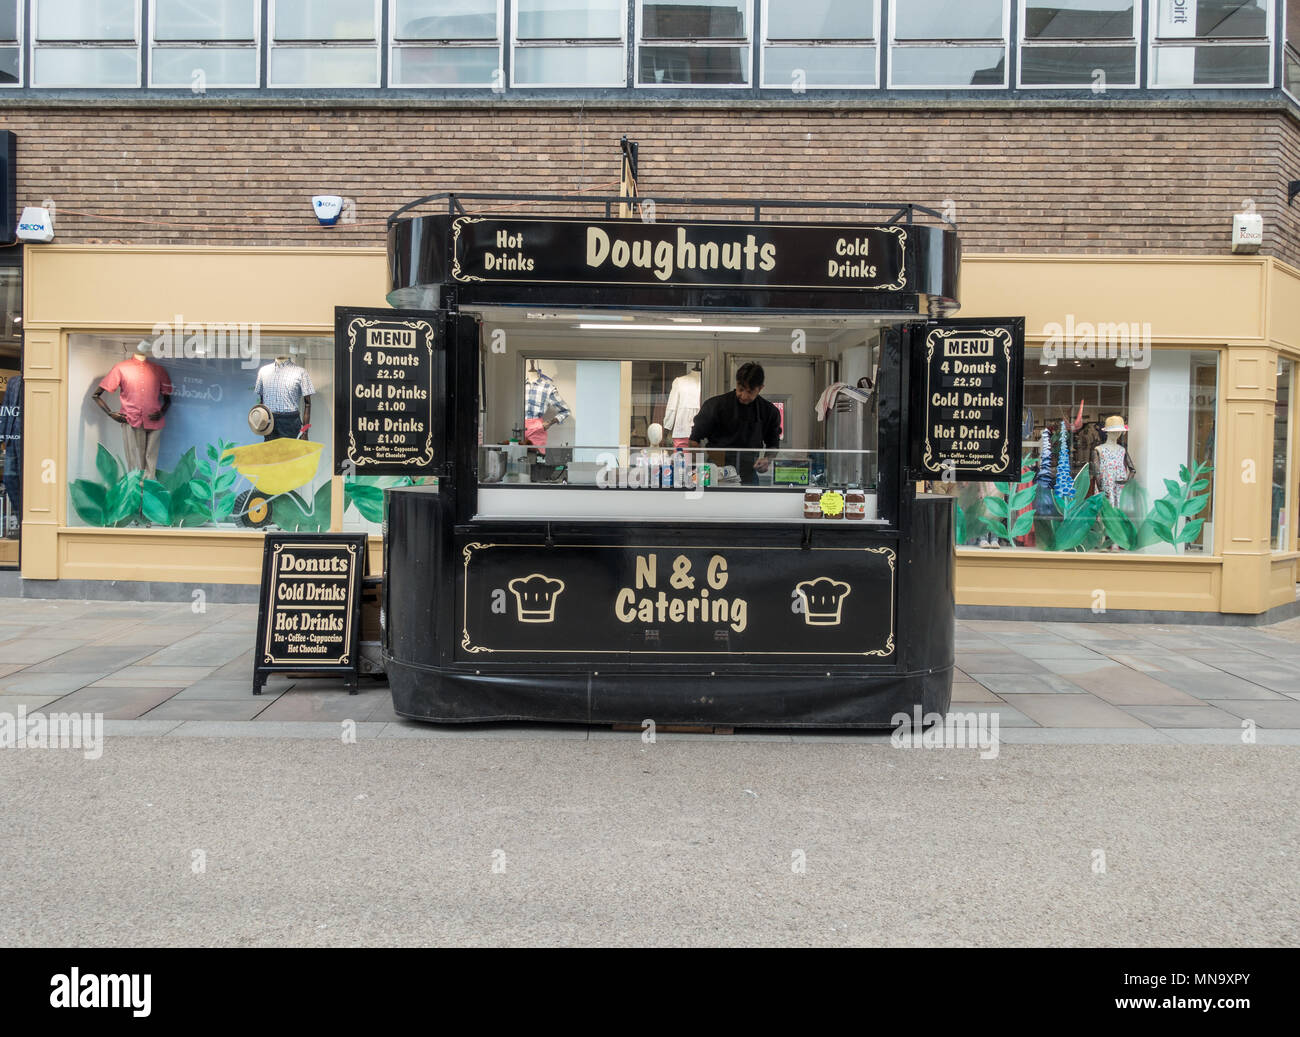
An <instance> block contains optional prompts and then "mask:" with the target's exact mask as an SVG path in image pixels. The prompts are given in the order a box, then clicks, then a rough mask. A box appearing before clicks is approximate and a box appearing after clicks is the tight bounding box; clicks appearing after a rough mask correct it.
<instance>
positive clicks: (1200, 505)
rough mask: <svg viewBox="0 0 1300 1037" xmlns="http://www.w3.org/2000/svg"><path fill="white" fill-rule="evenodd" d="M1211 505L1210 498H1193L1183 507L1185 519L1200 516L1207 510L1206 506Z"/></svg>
mask: <svg viewBox="0 0 1300 1037" xmlns="http://www.w3.org/2000/svg"><path fill="white" fill-rule="evenodd" d="M1209 503H1210V498H1209V497H1208V496H1205V497H1193V498H1192V499H1191V500H1189V501H1188V502H1187V503H1186V504H1184V505H1183V507H1182V515H1183V518H1192V517H1193V516H1195V515H1199V514H1200V513H1201V512H1202V511H1204V510H1205V506H1206V505H1207V504H1209Z"/></svg>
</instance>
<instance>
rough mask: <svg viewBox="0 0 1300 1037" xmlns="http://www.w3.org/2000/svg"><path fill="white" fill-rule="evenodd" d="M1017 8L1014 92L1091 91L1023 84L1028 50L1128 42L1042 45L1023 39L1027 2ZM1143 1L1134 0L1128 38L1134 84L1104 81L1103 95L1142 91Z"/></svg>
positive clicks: (1072, 85) (1116, 39) (1081, 41)
mask: <svg viewBox="0 0 1300 1037" xmlns="http://www.w3.org/2000/svg"><path fill="white" fill-rule="evenodd" d="M1017 3H1018V4H1019V5H1020V7H1019V11H1018V14H1019V16H1020V31H1019V33H1017V36H1018V37H1019V38H1018V39H1017V40H1016V50H1017V55H1018V58H1019V60H1017V61H1016V89H1017V90H1091V89H1092V85H1091V84H1090V83H1026V82H1025V81H1024V69H1025V52H1026V51H1027V50H1031V51H1036V50H1053V49H1061V50H1064V49H1066V48H1069V47H1084V48H1092V47H1096V48H1103V47H1106V48H1116V47H1120V46H1125V45H1127V41H1125V40H1122V39H1120V38H1119V37H1113V38H1110V37H1108V38H1105V39H1097V38H1092V39H1075V38H1069V39H1059V40H1058V39H1053V40H1051V41H1050V42H1047V43H1043V42H1039V41H1036V40H1030V39H1029V38H1028V37H1027V36H1025V26H1026V25H1027V24H1028V13H1027V11H1028V7H1029V0H1017ZM1141 37H1142V0H1133V35H1132V37H1131V40H1132V44H1131V45H1132V47H1133V82H1132V83H1118V84H1112V83H1111V82H1110V80H1109V79H1108V80H1107V81H1106V92H1107V93H1109V92H1110V91H1111V90H1141V89H1142V39H1141Z"/></svg>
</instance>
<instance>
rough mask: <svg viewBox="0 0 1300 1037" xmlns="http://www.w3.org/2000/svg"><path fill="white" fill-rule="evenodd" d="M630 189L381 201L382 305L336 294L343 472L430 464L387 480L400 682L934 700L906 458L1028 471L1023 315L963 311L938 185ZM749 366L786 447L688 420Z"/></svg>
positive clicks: (846, 713)
mask: <svg viewBox="0 0 1300 1037" xmlns="http://www.w3.org/2000/svg"><path fill="white" fill-rule="evenodd" d="M627 204H628V200H627V199H617V198H610V199H603V198H602V199H595V200H592V199H590V198H583V199H574V198H565V197H556V196H508V197H507V196H501V195H471V194H447V195H438V196H431V197H429V198H423V199H420V200H418V201H416V202H413V203H411V204H410V205H409V206H406V207H404V208H403V209H401V210H399V211H398V212H397V213H395V214H394V216H393V217H392V218H391V219H390V221H389V231H388V248H389V276H390V279H391V284H390V289H391V290H390V293H389V295H388V300H389V302H390V304H391V305H392V306H393V307H394V308H393V309H392V310H361V309H355V308H348V307H340V308H339V309H338V311H337V324H336V334H337V346H338V348H337V350H336V354H337V357H338V360H337V363H338V364H339V366H340V371H339V377H338V378H337V379H336V385H337V386H338V387H339V388H338V390H337V391H338V392H339V394H340V398H339V401H338V408H337V410H336V414H337V415H339V418H338V421H337V425H338V433H337V439H336V446H335V462H336V469H337V470H338V471H340V472H343V473H345V474H350V475H353V476H357V477H365V476H369V475H394V474H410V475H416V474H422V475H436V476H437V480H436V485H419V486H408V487H403V488H394V489H388V490H387V491H386V498H387V515H386V521H385V528H384V587H383V610H382V631H383V633H382V638H383V657H384V663H385V666H386V669H387V673H388V677H389V681H390V685H391V688H392V695H393V704H394V708H395V710H396V711H397V713H398V714H400V715H401V716H404V717H409V718H414V719H420V720H429V721H438V722H473V721H504V720H526V721H554V722H569V723H596V724H622V723H626V724H637V725H639V724H641V723H642V722H643V721H644V720H645V719H652V720H654V721H655V722H656V723H658V724H698V725H723V726H733V727H742V726H750V727H754V726H762V727H785V728H795V727H799V728H817V727H877V726H893V718H894V716H895V714H897V713H907V714H909V715H911V713H912V711H913V709H914V708H915V707H917V706H919V707H920V708H921V709H922V711H923V712H924V713H934V712H938V713H942V712H943V711H944V710H946V708H947V707H948V705H949V701H950V697H951V683H952V671H953V640H954V596H953V578H954V549H953V540H952V528H951V522H952V520H951V514H950V512H951V498H950V497H948V496H944V495H940V494H934V495H931V494H926V493H918V492H917V484H918V482H919V481H927V480H932V481H940V482H941V481H951V480H963V479H980V480H1006V479H1012V478H1017V477H1018V475H1019V472H1020V464H1021V452H1020V442H1019V439H1020V395H1021V388H1020V383H1021V363H1022V360H1021V356H1022V352H1023V321H1020V320H1017V319H1014V318H1010V319H999V320H953V319H943V318H945V317H946V315H948V314H950V313H951V312H953V311H954V310H955V309H956V308H957V306H958V295H959V292H958V284H959V266H960V255H961V253H960V246H959V243H958V238H957V233H956V231H955V230H954V228H953V227H952V226H950V225H948V224H946V223H945V222H944V221H943V220H942V218H941V217H940V216H939V214H937V213H934V212H932V211H930V210H927V209H924V208H922V207H920V206H913V205H885V204H871V203H857V204H843V203H830V202H824V203H819V202H796V201H766V200H744V201H737V200H725V201H724V200H717V199H705V200H695V201H692V200H686V199H656V200H655V201H654V202H653V203H651V202H649V201H648V200H645V199H640V200H637V202H636V203H635V204H636V209H635V211H634V215H632V216H630V217H624V218H620V217H618V216H617V215H615V213H616V212H617V211H618V210H617V209H616V208H615V207H616V206H620V205H627ZM428 207H433V208H434V211H431V212H423V213H420V212H417V210H420V209H426V208H428ZM602 207H603V211H602ZM751 363H758V364H760V365H762V367H763V370H764V372H765V374H766V377H765V386H764V390H763V396H764V398H765V399H767V400H768V401H769V402H771V403H773V404H774V405H775V406H777V407H778V408H779V413H780V432H779V442H778V444H777V445H776V446H775V447H773V446H772V445H771V444H770V443H765V444H764V445H763V447H762V448H761V449H759V448H753V449H752V450H730V449H728V450H717V449H711V448H710V445H709V443H708V442H702V443H699V444H698V445H697V444H693V443H692V442H691V440H690V432H689V431H688V430H689V429H690V428H691V422H690V413H691V409H692V408H698V407H699V406H700V405H702V401H703V400H706V399H707V398H709V397H711V396H714V395H718V394H724V393H727V392H731V391H733V390H734V388H735V378H736V372H737V371H738V370H739V369H740V367H742V366H743V365H745V364H751ZM683 412H684V413H683ZM683 433H684V434H683ZM678 447H680V448H681V449H678ZM429 482H432V480H429Z"/></svg>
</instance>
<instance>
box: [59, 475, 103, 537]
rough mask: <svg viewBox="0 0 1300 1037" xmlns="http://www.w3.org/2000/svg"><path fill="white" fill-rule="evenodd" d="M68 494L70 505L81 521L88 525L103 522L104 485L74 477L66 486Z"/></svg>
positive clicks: (101, 523) (97, 524)
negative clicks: (70, 500)
mask: <svg viewBox="0 0 1300 1037" xmlns="http://www.w3.org/2000/svg"><path fill="white" fill-rule="evenodd" d="M68 494H69V496H70V497H71V498H72V507H73V509H74V510H75V511H76V512H77V516H78V517H79V518H80V519H81V521H82V522H84V523H86V524H87V525H88V526H102V525H104V524H105V523H104V509H105V506H106V503H107V494H106V493H105V492H104V487H102V486H100V485H99V483H97V482H91V481H90V480H89V479H76V480H74V481H73V482H72V485H71V486H69V487H68Z"/></svg>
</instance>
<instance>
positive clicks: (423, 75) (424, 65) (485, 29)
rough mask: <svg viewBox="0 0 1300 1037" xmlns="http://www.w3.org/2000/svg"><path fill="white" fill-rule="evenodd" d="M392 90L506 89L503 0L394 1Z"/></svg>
mask: <svg viewBox="0 0 1300 1037" xmlns="http://www.w3.org/2000/svg"><path fill="white" fill-rule="evenodd" d="M389 17H390V19H391V32H390V35H391V40H390V44H391V49H390V55H391V56H390V64H391V68H390V71H389V75H388V79H389V83H390V84H391V85H392V86H434V87H436V86H491V87H500V86H503V85H504V81H503V77H502V72H501V0H457V2H455V3H447V2H446V0H393V4H392V8H391V11H390V14H389Z"/></svg>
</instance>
